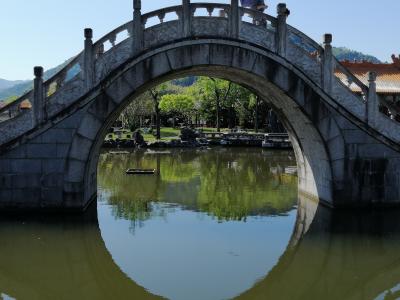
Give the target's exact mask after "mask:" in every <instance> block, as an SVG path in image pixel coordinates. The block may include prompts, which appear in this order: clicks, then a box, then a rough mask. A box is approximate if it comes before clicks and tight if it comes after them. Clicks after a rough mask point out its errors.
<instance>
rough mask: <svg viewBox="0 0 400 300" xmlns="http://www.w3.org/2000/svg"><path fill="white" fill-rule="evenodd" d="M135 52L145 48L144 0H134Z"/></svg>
mask: <svg viewBox="0 0 400 300" xmlns="http://www.w3.org/2000/svg"><path fill="white" fill-rule="evenodd" d="M133 10H134V11H133V33H134V38H133V39H132V42H133V52H134V54H137V53H139V52H140V51H142V50H143V48H144V25H143V21H142V1H141V0H133Z"/></svg>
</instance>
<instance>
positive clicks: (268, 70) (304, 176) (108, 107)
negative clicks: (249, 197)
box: [65, 40, 340, 205]
mask: <svg viewBox="0 0 400 300" xmlns="http://www.w3.org/2000/svg"><path fill="white" fill-rule="evenodd" d="M186 76H208V77H216V78H221V79H225V80H228V81H232V82H234V83H237V84H239V85H241V86H243V87H245V88H247V89H249V90H250V91H252V92H253V93H254V94H256V95H258V96H259V97H260V99H263V100H265V101H267V102H268V104H269V105H270V106H271V107H273V108H274V110H275V112H276V113H277V115H278V116H279V118H280V119H281V121H282V122H283V124H284V126H285V128H286V130H287V131H288V133H289V135H290V138H291V141H292V144H293V147H294V151H295V155H296V159H297V166H298V177H299V183H298V187H299V192H300V193H301V194H303V195H306V196H307V197H310V198H314V199H319V200H322V201H323V202H324V203H326V204H328V205H331V204H332V191H333V183H332V166H331V164H330V161H331V160H330V153H329V150H328V148H327V144H326V139H325V137H323V136H322V134H321V131H320V129H319V128H318V126H319V125H318V121H319V118H320V116H319V114H324V113H325V114H326V108H324V107H323V105H322V104H321V98H320V95H319V93H321V91H319V90H318V88H316V87H315V86H313V85H312V81H311V80H309V79H308V78H307V77H305V76H304V74H301V73H299V72H298V71H297V70H296V69H295V68H294V67H293V66H291V65H290V64H288V63H287V62H282V61H280V60H279V58H277V57H275V56H274V54H272V53H268V52H264V51H260V50H259V49H254V48H252V47H248V46H246V45H240V44H234V45H232V43H231V42H224V41H212V42H210V41H209V40H206V41H197V42H195V43H194V44H193V43H185V42H183V44H179V43H178V44H175V45H170V46H165V48H164V49H155V50H154V51H153V52H151V53H148V54H146V55H144V56H143V57H140V58H135V59H133V60H131V61H129V62H127V63H126V64H124V65H123V66H122V67H120V68H119V70H117V71H116V72H114V73H113V74H111V75H110V77H109V78H107V79H106V80H105V81H104V82H103V84H102V89H101V91H100V92H99V93H97V95H96V96H94V97H93V98H92V100H91V102H89V103H88V105H87V106H86V107H84V108H83V111H82V119H81V123H80V125H79V128H78V130H77V132H78V133H79V132H85V131H88V128H89V131H90V132H89V133H88V134H87V135H91V136H92V140H93V142H87V141H84V140H83V139H82V138H81V137H80V135H76V137H75V139H74V141H73V143H72V149H71V152H73V148H74V145H77V147H79V148H80V149H81V150H80V154H79V155H80V156H81V157H82V158H80V161H81V162H78V163H77V162H76V160H68V161H67V176H66V179H65V183H66V184H67V185H68V181H69V178H71V177H73V178H74V180H75V181H76V179H77V177H79V176H81V177H79V179H81V180H82V181H83V186H84V197H83V198H84V199H85V201H86V202H89V201H90V199H94V198H95V196H96V193H97V179H96V176H97V163H98V158H99V154H100V148H101V145H102V143H103V140H104V137H105V136H106V134H107V131H108V128H109V127H110V126H111V124H112V123H113V122H114V121H115V120H116V119H117V118H118V116H119V115H120V113H121V111H122V110H123V109H124V108H126V107H127V106H128V105H129V103H131V101H134V99H135V98H136V97H138V96H139V95H140V94H142V93H143V92H145V91H147V90H149V89H151V88H154V87H155V86H157V85H159V84H160V83H162V82H165V81H169V80H173V79H177V78H182V77H186ZM321 111H322V112H321ZM331 126H332V127H334V126H335V124H334V123H332V124H331ZM334 129H335V128H333V129H332V130H334ZM338 147H340V145H339V146H338ZM339 151H340V149H339ZM79 170H81V171H79ZM77 174H78V176H77Z"/></svg>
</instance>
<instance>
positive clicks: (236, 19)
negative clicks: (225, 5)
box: [229, 0, 241, 38]
mask: <svg viewBox="0 0 400 300" xmlns="http://www.w3.org/2000/svg"><path fill="white" fill-rule="evenodd" d="M240 21H241V20H240V13H239V0H231V10H230V13H229V35H230V36H231V37H232V38H238V37H239V31H240Z"/></svg>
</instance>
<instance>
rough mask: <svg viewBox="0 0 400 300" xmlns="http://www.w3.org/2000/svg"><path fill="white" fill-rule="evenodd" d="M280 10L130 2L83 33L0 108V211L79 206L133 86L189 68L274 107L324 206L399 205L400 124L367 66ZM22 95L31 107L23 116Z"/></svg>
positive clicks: (135, 90) (305, 180)
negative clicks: (71, 50)
mask: <svg viewBox="0 0 400 300" xmlns="http://www.w3.org/2000/svg"><path fill="white" fill-rule="evenodd" d="M202 12H203V13H202ZM204 12H205V13H204ZM287 12H288V10H287V9H286V5H285V4H279V5H278V15H277V17H273V16H269V15H265V14H261V13H258V12H255V11H252V10H249V9H247V8H243V7H239V6H238V0H231V4H230V5H227V4H217V3H190V1H189V0H183V1H182V5H179V6H173V7H168V8H163V9H160V10H157V11H154V12H150V13H147V14H142V13H141V1H140V0H134V19H133V21H131V22H128V23H126V24H123V25H121V26H120V27H118V28H116V29H115V30H113V31H112V32H110V33H109V34H107V35H106V36H104V37H103V38H101V39H100V40H99V41H97V42H96V43H93V41H92V30H90V29H87V30H85V49H84V51H82V52H81V53H80V54H78V55H77V56H76V57H75V58H74V59H73V60H72V61H71V62H70V63H69V64H68V65H67V66H66V67H65V68H64V69H63V70H61V71H60V72H59V73H58V74H56V75H55V76H54V77H52V78H50V79H49V80H47V81H46V82H43V78H42V75H43V69H42V68H35V76H36V77H35V84H34V86H35V88H34V89H33V90H32V91H29V92H28V93H26V94H25V95H23V96H21V97H20V98H19V99H18V100H16V101H15V102H13V103H12V104H10V105H8V106H6V107H3V108H2V109H0V114H6V115H8V116H9V117H10V118H9V120H6V121H4V122H1V123H0V207H2V208H7V209H33V208H40V209H59V210H68V209H70V210H74V209H76V210H83V209H84V208H85V207H86V206H87V205H88V204H89V203H90V201H92V200H93V199H95V198H96V193H97V163H98V158H99V152H100V147H101V145H102V143H103V141H104V137H105V135H106V133H107V129H108V127H109V126H110V124H112V123H113V121H115V119H116V118H117V117H118V115H119V113H120V112H121V110H122V109H124V108H125V107H126V106H127V105H128V104H129V103H131V101H133V100H134V99H136V98H137V96H138V95H140V94H141V93H142V92H143V91H145V90H148V89H149V88H151V87H153V86H155V85H157V84H158V83H160V82H163V81H167V80H170V79H174V78H179V77H184V76H187V75H204V76H215V77H220V78H223V79H226V80H231V81H234V82H236V83H238V84H241V85H243V86H245V87H247V88H249V89H250V90H252V91H253V92H254V93H256V94H257V95H259V96H260V98H261V99H264V100H265V101H268V102H269V104H270V105H271V106H272V107H274V108H275V111H276V112H277V113H278V114H279V116H280V118H281V120H282V121H283V123H284V124H285V127H286V129H287V130H288V132H289V133H290V136H291V140H292V144H293V146H294V150H295V153H296V158H297V165H298V170H299V172H298V175H299V176H298V177H299V184H298V187H299V190H300V191H301V192H302V193H303V194H305V195H308V196H310V197H312V198H318V199H320V200H321V201H323V202H324V203H325V204H327V205H329V206H331V207H338V206H373V205H397V204H399V201H400V185H399V180H400V171H399V170H400V168H399V165H400V159H399V158H400V155H399V153H400V130H399V123H397V122H395V121H393V120H390V119H389V118H387V116H386V115H384V114H382V113H380V112H379V105H380V102H379V101H380V100H379V98H378V96H377V94H376V83H375V79H376V76H375V74H373V73H371V74H370V77H369V85H368V86H365V85H364V84H363V83H362V82H361V81H360V80H358V79H357V78H356V77H355V76H354V75H352V74H351V73H350V72H349V71H348V70H347V69H346V68H345V67H344V66H343V65H342V64H341V63H340V62H338V61H337V60H336V59H335V58H334V57H333V55H332V45H331V43H332V36H331V35H329V34H327V35H325V36H324V40H323V46H321V45H320V44H319V43H317V42H315V41H313V40H312V39H310V38H309V37H308V36H306V35H305V34H304V33H302V32H300V31H299V30H297V29H295V28H293V27H292V26H289V25H287V22H286V21H287V17H288V14H287ZM244 16H245V17H244ZM249 17H250V18H249ZM260 20H266V21H267V23H268V26H257V25H256V24H257V23H260V22H258V21H260ZM261 23H263V22H261ZM335 71H336V73H340V74H341V78H346V79H347V82H346V80H344V81H342V80H340V79H338V78H336V77H335V76H334V74H335ZM350 84H351V85H352V86H354V85H357V86H358V87H359V89H360V90H361V91H362V95H361V96H359V95H356V94H354V93H353V92H352V91H351V89H350V88H349V85H350ZM24 101H30V102H31V103H32V104H33V108H32V110H30V111H28V112H24V113H23V112H21V110H20V109H19V108H20V105H21V103H22V102H24ZM27 173H28V174H29V176H27Z"/></svg>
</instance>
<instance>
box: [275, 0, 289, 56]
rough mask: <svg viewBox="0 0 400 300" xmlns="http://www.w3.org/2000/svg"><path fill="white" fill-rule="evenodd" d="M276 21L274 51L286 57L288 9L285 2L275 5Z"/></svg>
mask: <svg viewBox="0 0 400 300" xmlns="http://www.w3.org/2000/svg"><path fill="white" fill-rule="evenodd" d="M277 12H278V18H277V19H278V23H277V24H276V53H277V54H278V55H280V56H282V57H286V46H287V24H286V21H287V17H288V13H289V10H288V9H287V7H286V4H285V3H279V4H278V7H277Z"/></svg>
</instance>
